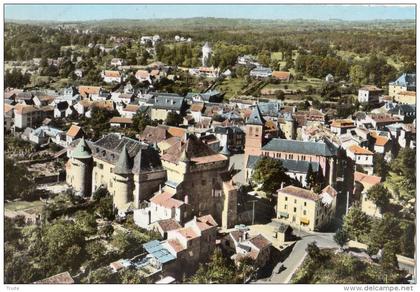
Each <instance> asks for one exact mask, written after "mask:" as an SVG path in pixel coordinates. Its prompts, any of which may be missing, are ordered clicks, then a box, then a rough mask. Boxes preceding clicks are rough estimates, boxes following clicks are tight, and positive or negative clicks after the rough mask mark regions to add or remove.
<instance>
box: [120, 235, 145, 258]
mask: <svg viewBox="0 0 420 292" xmlns="http://www.w3.org/2000/svg"><path fill="white" fill-rule="evenodd" d="M143 243H144V240H142V239H141V238H139V236H136V234H133V233H132V232H131V233H125V232H121V231H120V232H116V233H115V235H114V236H113V239H112V245H114V246H115V247H116V248H117V249H118V250H119V251H120V252H121V253H122V254H127V253H129V254H136V253H138V252H140V251H141V250H142V244H143Z"/></svg>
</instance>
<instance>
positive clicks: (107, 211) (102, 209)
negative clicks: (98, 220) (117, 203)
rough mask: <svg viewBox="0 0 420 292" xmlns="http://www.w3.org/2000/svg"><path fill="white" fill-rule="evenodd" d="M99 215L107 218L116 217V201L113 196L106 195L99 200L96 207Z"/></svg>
mask: <svg viewBox="0 0 420 292" xmlns="http://www.w3.org/2000/svg"><path fill="white" fill-rule="evenodd" d="M96 212H98V214H99V216H101V217H102V218H104V219H107V220H113V219H114V217H115V216H114V203H113V200H112V197H111V196H108V197H104V198H102V199H100V200H99V203H98V205H97V208H96Z"/></svg>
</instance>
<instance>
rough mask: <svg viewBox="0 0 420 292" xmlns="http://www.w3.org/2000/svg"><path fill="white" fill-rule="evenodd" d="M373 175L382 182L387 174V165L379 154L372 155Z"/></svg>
mask: <svg viewBox="0 0 420 292" xmlns="http://www.w3.org/2000/svg"><path fill="white" fill-rule="evenodd" d="M373 173H374V174H375V175H377V176H380V177H381V180H382V181H384V180H385V179H386V177H387V175H388V173H389V166H388V163H387V162H386V160H385V159H384V157H383V155H382V154H380V153H375V154H374V155H373Z"/></svg>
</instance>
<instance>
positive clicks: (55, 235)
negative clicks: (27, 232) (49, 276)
mask: <svg viewBox="0 0 420 292" xmlns="http://www.w3.org/2000/svg"><path fill="white" fill-rule="evenodd" d="M43 242H44V244H45V247H46V252H45V254H44V255H43V257H42V260H43V264H44V266H45V267H46V268H47V269H48V270H49V271H50V272H51V273H54V274H56V273H60V272H62V271H67V270H75V269H78V268H79V267H80V264H81V262H82V260H83V247H84V244H85V238H84V232H83V230H81V229H79V228H78V227H77V225H75V224H74V223H72V222H68V221H64V220H59V221H57V222H56V223H54V224H52V225H49V226H47V227H46V231H45V233H44V235H43Z"/></svg>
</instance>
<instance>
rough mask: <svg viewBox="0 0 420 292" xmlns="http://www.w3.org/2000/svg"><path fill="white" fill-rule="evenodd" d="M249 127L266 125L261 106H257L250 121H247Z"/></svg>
mask: <svg viewBox="0 0 420 292" xmlns="http://www.w3.org/2000/svg"><path fill="white" fill-rule="evenodd" d="M246 123H247V124H248V125H261V126H263V125H264V124H265V119H264V118H263V116H262V114H261V111H260V108H259V106H258V105H257V106H255V107H254V108H253V110H252V112H251V115H250V116H249V118H248V120H247V121H246Z"/></svg>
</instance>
